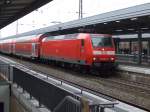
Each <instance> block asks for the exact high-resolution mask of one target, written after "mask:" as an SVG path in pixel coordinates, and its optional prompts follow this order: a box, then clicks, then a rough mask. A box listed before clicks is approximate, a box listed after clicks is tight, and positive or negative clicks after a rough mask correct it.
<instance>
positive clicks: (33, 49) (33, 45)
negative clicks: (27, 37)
mask: <svg viewBox="0 0 150 112" xmlns="http://www.w3.org/2000/svg"><path fill="white" fill-rule="evenodd" d="M35 45H36V44H35V43H32V57H35V55H36V52H35Z"/></svg>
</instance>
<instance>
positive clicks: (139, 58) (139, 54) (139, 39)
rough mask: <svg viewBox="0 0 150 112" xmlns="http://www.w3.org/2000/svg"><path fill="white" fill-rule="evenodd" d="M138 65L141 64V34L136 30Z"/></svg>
mask: <svg viewBox="0 0 150 112" xmlns="http://www.w3.org/2000/svg"><path fill="white" fill-rule="evenodd" d="M138 51H139V52H138V64H141V62H142V32H141V30H140V29H139V30H138Z"/></svg>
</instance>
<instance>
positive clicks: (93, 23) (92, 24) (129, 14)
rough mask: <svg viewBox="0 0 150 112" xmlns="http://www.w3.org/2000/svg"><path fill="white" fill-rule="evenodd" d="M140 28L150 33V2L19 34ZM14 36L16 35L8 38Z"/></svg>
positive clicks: (119, 31) (130, 31) (120, 31)
mask: <svg viewBox="0 0 150 112" xmlns="http://www.w3.org/2000/svg"><path fill="white" fill-rule="evenodd" d="M85 29H86V30H85ZM139 30H140V31H141V32H143V33H150V3H147V4H142V5H137V6H134V7H129V8H125V9H121V10H116V11H111V12H107V13H103V14H99V15H95V16H91V17H87V18H83V19H80V20H74V21H70V22H66V23H61V24H57V25H54V26H49V27H46V28H41V29H37V30H33V31H30V32H26V33H23V34H18V35H17V36H18V37H19V36H25V35H32V34H41V33H46V32H50V33H51V34H55V33H59V34H67V33H75V32H93V33H107V34H112V35H120V34H136V33H137V32H138V31H139ZM17 36H15V37H17ZM12 37H14V36H10V37H8V38H12Z"/></svg>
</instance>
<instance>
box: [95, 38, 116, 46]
mask: <svg viewBox="0 0 150 112" xmlns="http://www.w3.org/2000/svg"><path fill="white" fill-rule="evenodd" d="M92 44H93V47H112V46H113V44H112V38H111V37H108V36H107V37H105V36H92Z"/></svg>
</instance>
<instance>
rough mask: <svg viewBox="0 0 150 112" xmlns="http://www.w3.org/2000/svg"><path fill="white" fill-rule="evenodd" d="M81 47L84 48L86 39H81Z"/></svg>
mask: <svg viewBox="0 0 150 112" xmlns="http://www.w3.org/2000/svg"><path fill="white" fill-rule="evenodd" d="M81 46H82V47H84V39H81Z"/></svg>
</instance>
